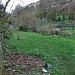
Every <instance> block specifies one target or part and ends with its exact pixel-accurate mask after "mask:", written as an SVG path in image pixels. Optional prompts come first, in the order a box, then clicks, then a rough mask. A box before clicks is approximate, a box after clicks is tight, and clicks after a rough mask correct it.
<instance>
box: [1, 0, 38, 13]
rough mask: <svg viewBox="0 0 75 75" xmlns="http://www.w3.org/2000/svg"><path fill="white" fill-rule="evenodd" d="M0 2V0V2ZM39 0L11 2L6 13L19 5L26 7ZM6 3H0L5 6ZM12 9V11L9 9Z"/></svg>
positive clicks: (4, 1) (4, 0) (15, 0)
mask: <svg viewBox="0 0 75 75" xmlns="http://www.w3.org/2000/svg"><path fill="white" fill-rule="evenodd" d="M0 1H1V0H0ZM37 1H39V0H11V1H10V3H9V5H8V7H7V9H6V11H7V12H10V11H11V10H12V9H15V6H16V5H18V4H20V5H22V6H26V5H27V4H30V3H33V2H37ZM6 2H7V0H2V3H3V4H4V5H5V3H6ZM11 7H12V9H10V8H11Z"/></svg>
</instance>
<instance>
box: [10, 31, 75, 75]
mask: <svg viewBox="0 0 75 75" xmlns="http://www.w3.org/2000/svg"><path fill="white" fill-rule="evenodd" d="M18 35H19V37H20V40H17V36H18ZM10 42H11V43H12V45H14V46H15V47H16V48H18V49H19V50H18V51H17V53H25V54H28V55H32V56H38V57H41V58H42V59H44V60H45V61H46V62H47V63H50V64H52V65H53V69H52V70H51V72H53V73H54V74H53V75H73V72H74V69H75V67H74V66H75V65H74V61H75V60H74V59H75V57H74V56H75V47H74V44H75V41H73V40H71V39H66V38H62V37H61V38H60V37H52V36H42V35H39V34H36V33H30V32H21V31H16V32H13V37H11V38H10Z"/></svg>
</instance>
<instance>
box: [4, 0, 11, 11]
mask: <svg viewBox="0 0 75 75" xmlns="http://www.w3.org/2000/svg"><path fill="white" fill-rule="evenodd" d="M10 1H11V0H8V1H7V2H6V5H5V7H4V11H5V10H6V8H7V6H8V4H9V2H10Z"/></svg>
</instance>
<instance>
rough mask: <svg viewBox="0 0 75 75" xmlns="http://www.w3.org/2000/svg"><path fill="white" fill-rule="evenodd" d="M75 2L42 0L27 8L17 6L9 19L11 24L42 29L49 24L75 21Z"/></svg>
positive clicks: (72, 0) (68, 0) (70, 0)
mask: <svg viewBox="0 0 75 75" xmlns="http://www.w3.org/2000/svg"><path fill="white" fill-rule="evenodd" d="M74 6H75V2H74V0H40V1H38V2H36V3H31V4H29V5H27V6H25V7H22V6H20V5H17V6H16V8H15V10H14V11H13V12H12V15H11V16H10V18H9V24H13V25H15V26H16V27H18V26H27V27H28V28H29V29H31V30H34V29H35V28H38V29H39V28H41V27H42V26H43V25H46V23H48V22H59V21H65V20H75V7H74Z"/></svg>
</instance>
